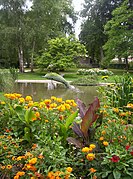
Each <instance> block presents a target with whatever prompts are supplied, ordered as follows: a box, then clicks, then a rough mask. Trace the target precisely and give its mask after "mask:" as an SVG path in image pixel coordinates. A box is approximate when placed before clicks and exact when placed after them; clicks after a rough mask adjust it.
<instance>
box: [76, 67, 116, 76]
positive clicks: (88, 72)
mask: <svg viewBox="0 0 133 179" xmlns="http://www.w3.org/2000/svg"><path fill="white" fill-rule="evenodd" d="M77 74H78V75H104V76H110V75H113V72H112V71H109V70H100V69H99V68H93V69H89V70H86V69H79V70H78V71H77Z"/></svg>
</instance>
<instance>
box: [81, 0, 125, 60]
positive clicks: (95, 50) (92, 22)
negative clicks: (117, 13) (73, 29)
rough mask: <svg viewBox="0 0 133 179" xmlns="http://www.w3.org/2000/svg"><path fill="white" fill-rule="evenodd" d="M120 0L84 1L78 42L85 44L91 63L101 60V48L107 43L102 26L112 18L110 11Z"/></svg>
mask: <svg viewBox="0 0 133 179" xmlns="http://www.w3.org/2000/svg"><path fill="white" fill-rule="evenodd" d="M121 2H122V0H95V1H94V0H85V4H84V8H83V10H82V12H81V16H82V17H83V18H84V21H83V23H82V26H81V33H80V41H81V42H82V43H84V44H85V46H86V48H87V51H88V55H89V56H90V57H91V59H92V61H93V62H100V61H101V60H102V59H103V56H104V54H103V48H102V46H103V45H104V44H105V42H106V41H107V36H106V34H105V33H104V25H105V24H106V23H107V21H108V20H110V19H111V18H112V14H111V13H112V11H113V10H114V9H115V8H116V7H118V6H119V5H120V4H121Z"/></svg>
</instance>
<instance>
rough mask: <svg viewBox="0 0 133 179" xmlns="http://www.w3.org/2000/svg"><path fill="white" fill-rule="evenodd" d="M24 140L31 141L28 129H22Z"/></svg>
mask: <svg viewBox="0 0 133 179" xmlns="http://www.w3.org/2000/svg"><path fill="white" fill-rule="evenodd" d="M24 139H25V140H27V141H28V142H30V140H31V138H30V128H29V127H25V128H24Z"/></svg>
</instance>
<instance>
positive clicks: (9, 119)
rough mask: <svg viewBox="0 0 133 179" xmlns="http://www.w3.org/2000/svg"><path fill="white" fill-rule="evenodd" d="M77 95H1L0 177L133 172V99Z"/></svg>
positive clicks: (48, 178) (58, 178)
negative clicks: (116, 101)
mask: <svg viewBox="0 0 133 179" xmlns="http://www.w3.org/2000/svg"><path fill="white" fill-rule="evenodd" d="M103 94H104V95H103V96H102V98H101V101H100V100H99V99H98V98H97V97H96V98H95V100H94V101H93V102H92V103H91V104H90V106H89V108H88V107H86V106H85V105H84V104H83V102H82V101H81V100H79V99H77V101H76V102H75V101H74V100H72V99H70V100H69V99H68V100H65V101H64V100H63V99H62V98H57V97H55V96H52V97H51V98H50V99H44V100H41V101H39V102H34V101H33V99H32V97H31V96H26V97H22V95H21V94H18V93H13V94H5V95H4V96H5V100H4V101H0V131H1V132H0V176H1V177H2V178H7V179H10V178H13V179H25V178H26V179H69V178H70V179H78V178H82V179H86V178H92V179H101V178H112V179H120V178H129V179H132V177H133V170H132V168H133V139H132V133H133V125H132V119H133V104H132V103H131V102H127V105H124V106H123V107H115V106H113V105H112V101H111V98H110V96H108V95H107V94H106V95H105V93H103Z"/></svg>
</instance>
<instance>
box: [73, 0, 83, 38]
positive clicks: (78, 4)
mask: <svg viewBox="0 0 133 179" xmlns="http://www.w3.org/2000/svg"><path fill="white" fill-rule="evenodd" d="M83 3H84V0H73V6H74V9H75V11H80V10H81V9H82V8H83V6H82V5H83ZM80 25H81V18H80V17H78V20H77V22H76V24H75V33H76V37H78V35H79V33H80Z"/></svg>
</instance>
